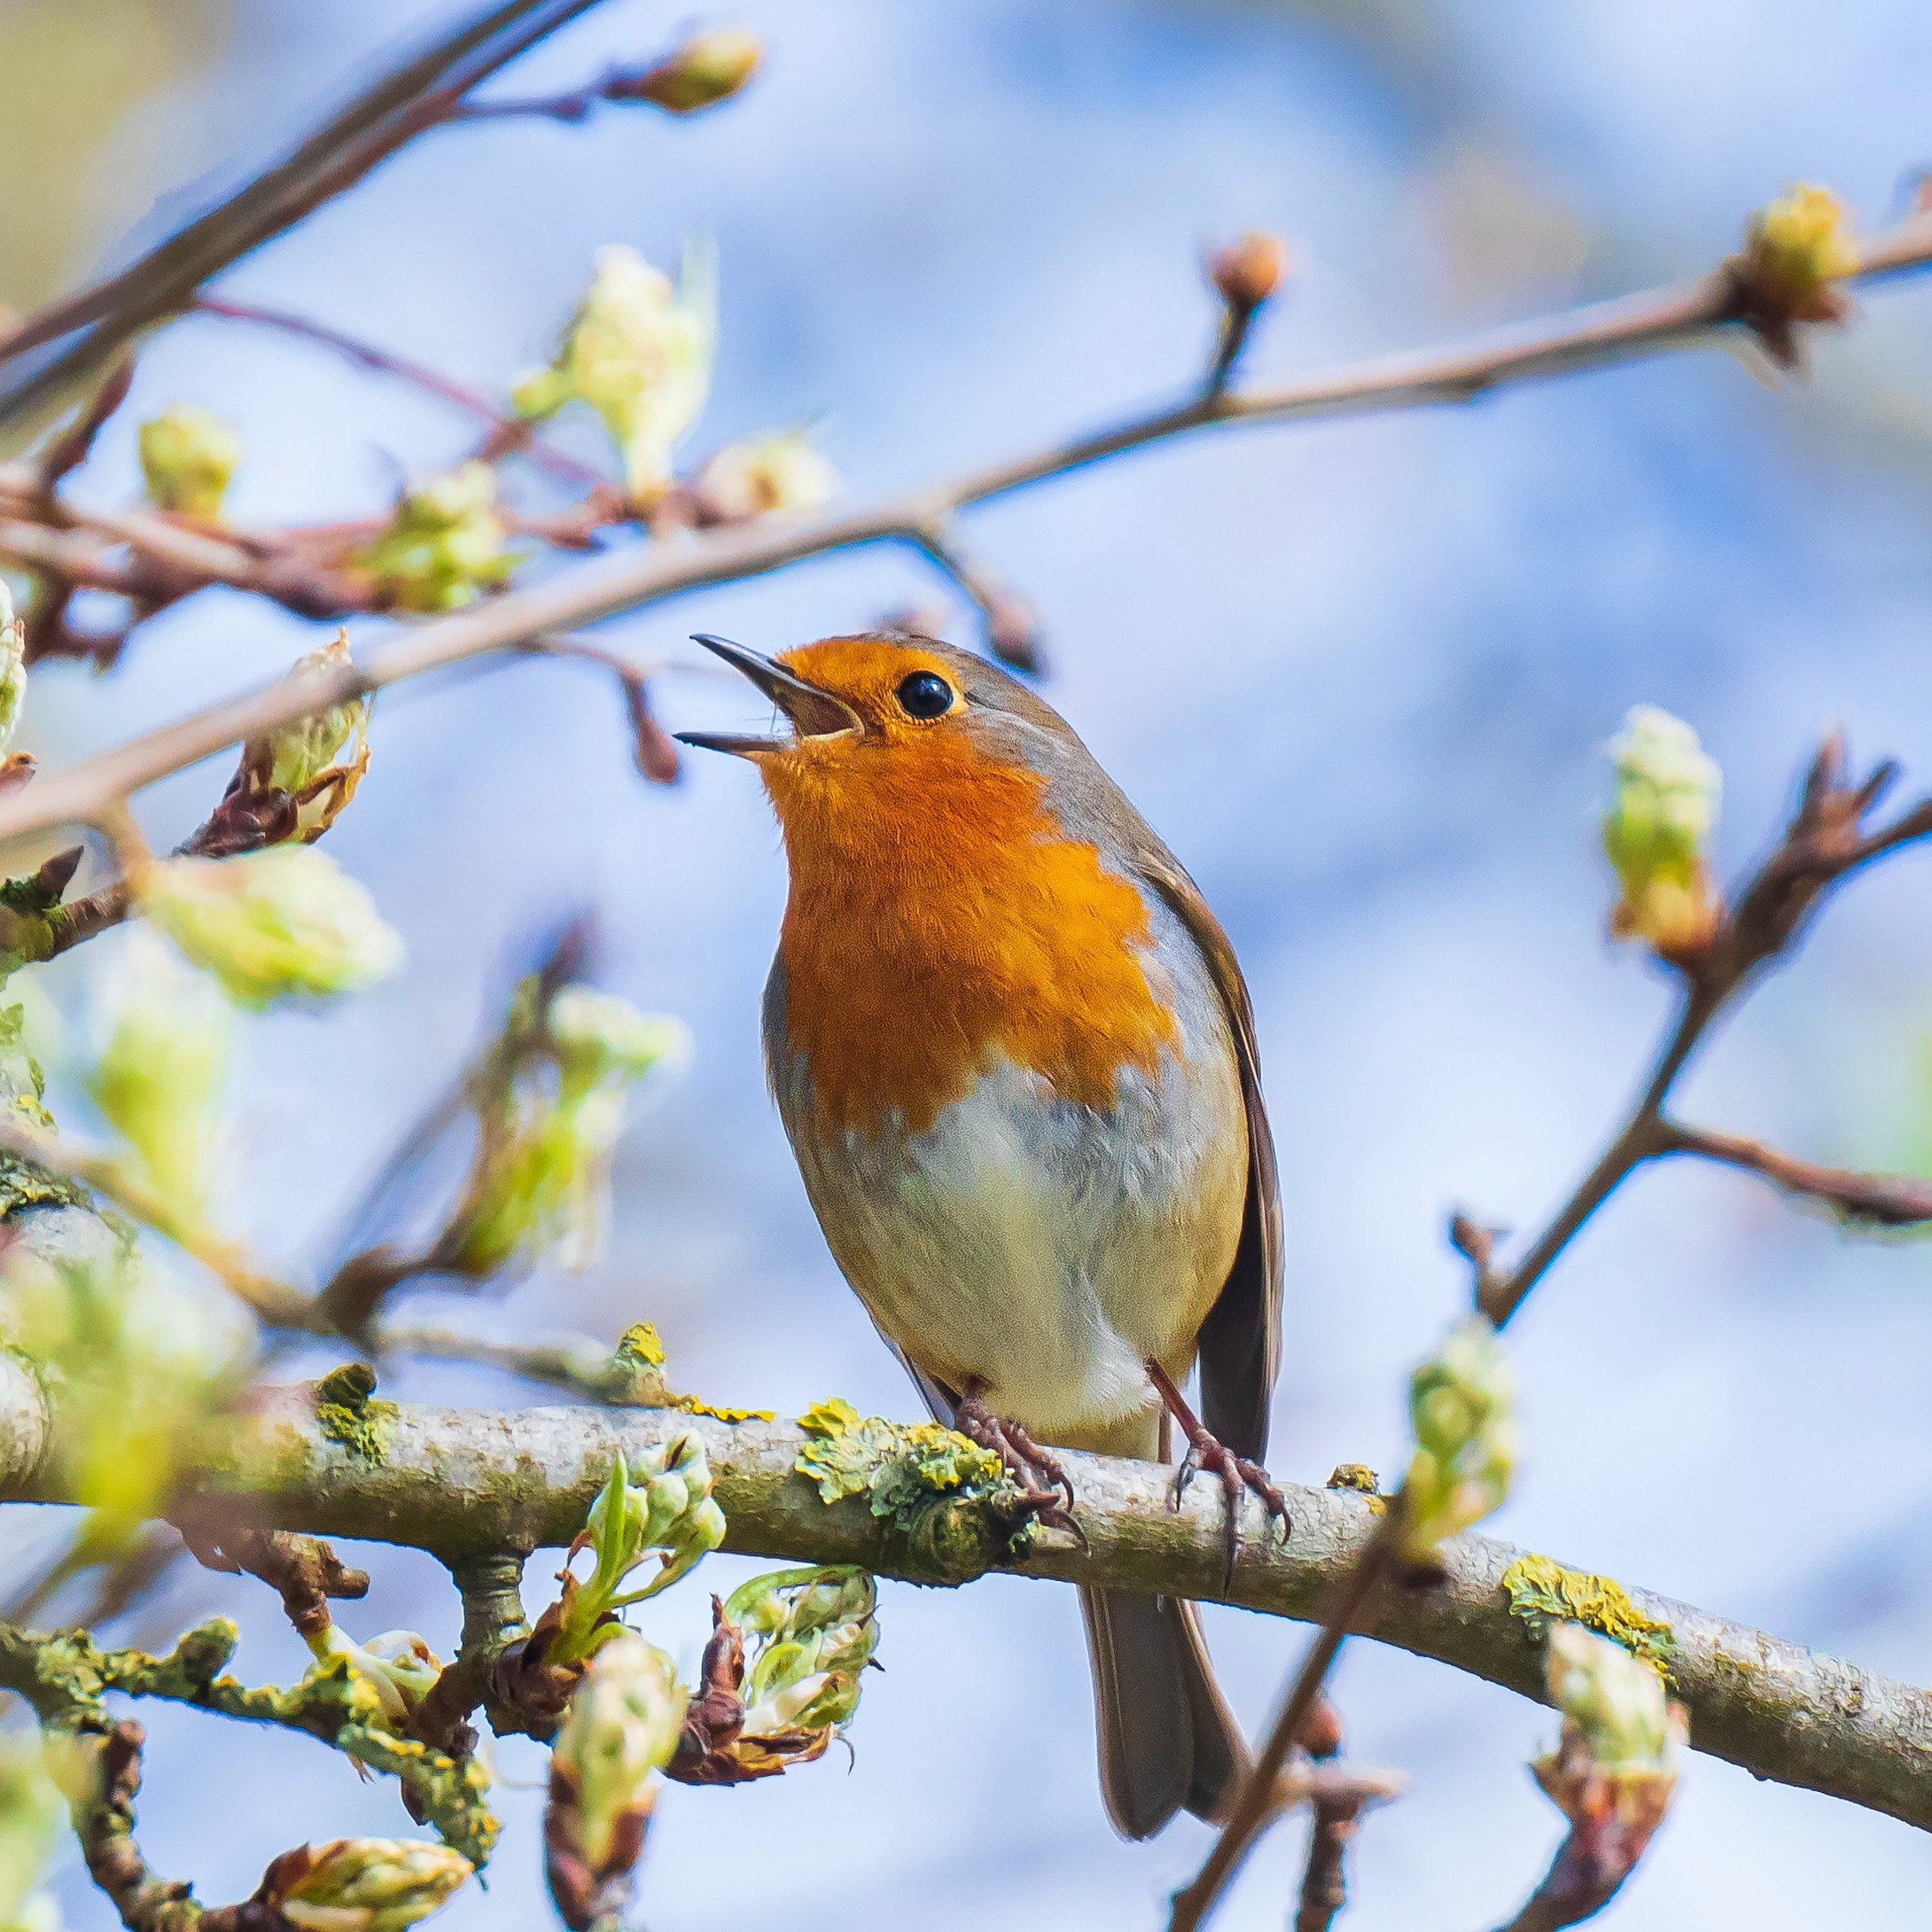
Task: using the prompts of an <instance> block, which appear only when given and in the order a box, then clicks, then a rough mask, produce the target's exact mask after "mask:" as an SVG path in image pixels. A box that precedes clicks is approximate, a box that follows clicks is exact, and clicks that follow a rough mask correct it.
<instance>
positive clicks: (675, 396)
mask: <svg viewBox="0 0 1932 1932" xmlns="http://www.w3.org/2000/svg"><path fill="white" fill-rule="evenodd" d="M716 279H717V278H716V269H715V266H714V263H713V257H712V253H711V250H710V249H709V248H708V247H707V246H702V245H691V246H688V247H687V248H686V249H685V251H684V260H683V263H682V267H681V269H680V270H679V276H678V282H677V285H676V287H675V288H674V287H673V286H672V283H671V278H670V277H668V276H666V275H665V274H663V273H661V272H660V271H659V270H658V269H654V268H652V267H651V265H650V263H649V262H648V261H645V260H644V258H643V256H642V255H641V254H639V253H638V252H637V251H636V250H635V248H633V247H630V246H629V245H627V244H625V243H622V242H613V243H612V245H610V246H609V247H606V248H600V249H599V250H598V251H597V256H596V274H595V276H594V277H592V280H591V283H590V286H589V287H588V289H587V290H586V291H585V292H584V296H583V299H582V300H581V301H580V303H579V304H578V307H577V311H576V313H575V314H574V315H573V316H572V317H571V320H570V323H569V325H568V326H567V327H566V328H565V331H564V339H563V341H562V343H561V344H560V345H559V347H558V348H557V354H556V356H555V357H554V358H553V360H552V362H551V363H550V366H549V368H548V369H540V370H531V371H529V372H528V373H527V374H526V375H524V376H523V377H521V378H518V382H517V384H516V386H515V388H514V389H513V390H512V391H511V395H510V400H511V401H512V403H513V404H514V406H515V408H516V409H517V410H518V414H520V415H523V416H526V417H537V418H539V419H541V418H542V417H550V416H554V415H556V413H557V410H559V409H562V408H564V406H565V404H566V403H571V402H580V403H582V404H584V405H585V406H587V407H588V408H589V409H594V410H596V413H597V415H598V416H599V417H602V418H603V421H604V427H605V429H607V430H608V431H609V432H610V434H611V439H612V441H613V442H614V443H616V445H617V447H618V450H619V455H620V456H622V458H623V462H624V476H625V480H626V482H627V485H628V487H629V489H630V492H631V494H632V495H633V496H635V498H637V500H638V501H639V502H642V503H643V504H645V505H647V506H648V505H650V504H651V503H653V502H656V501H657V499H658V497H660V496H661V495H663V494H664V492H665V490H666V487H668V486H669V485H670V482H671V480H672V471H671V457H672V452H673V451H674V449H675V448H676V447H677V444H678V440H679V439H680V438H681V437H682V435H683V434H684V432H685V431H686V430H688V429H689V427H690V426H691V425H692V424H693V423H694V422H696V421H697V416H698V412H699V411H700V410H701V409H703V408H704V406H705V396H706V395H707V394H708V393H710V389H711V369H712V359H713V352H714V349H715V346H716V339H717V326H718V316H717V308H718V301H717V286H716Z"/></svg>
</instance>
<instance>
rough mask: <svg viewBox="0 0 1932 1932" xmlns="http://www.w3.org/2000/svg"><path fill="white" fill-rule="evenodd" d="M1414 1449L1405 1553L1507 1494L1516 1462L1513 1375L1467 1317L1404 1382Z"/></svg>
mask: <svg viewBox="0 0 1932 1932" xmlns="http://www.w3.org/2000/svg"><path fill="white" fill-rule="evenodd" d="M1409 1418H1410V1422H1411V1425H1412V1427H1413V1428H1414V1432H1415V1453H1414V1457H1413V1458H1412V1460H1411V1461H1410V1463H1409V1471H1408V1477H1407V1480H1406V1483H1405V1484H1404V1485H1403V1494H1404V1497H1405V1499H1406V1500H1405V1503H1404V1507H1405V1509H1406V1521H1405V1538H1404V1540H1405V1550H1404V1554H1406V1556H1407V1557H1408V1558H1409V1560H1410V1561H1411V1562H1416V1563H1422V1564H1427V1563H1430V1562H1433V1561H1434V1560H1435V1556H1436V1546H1437V1544H1438V1543H1440V1542H1441V1541H1442V1539H1444V1538H1445V1537H1448V1536H1454V1535H1456V1534H1458V1533H1459V1532H1460V1531H1463V1530H1466V1529H1468V1527H1469V1525H1470V1524H1471V1523H1480V1522H1481V1521H1482V1520H1483V1518H1484V1516H1486V1515H1489V1514H1490V1512H1491V1511H1492V1510H1493V1509H1495V1508H1497V1507H1500V1505H1501V1503H1502V1500H1503V1499H1504V1498H1505V1497H1506V1496H1507V1494H1508V1493H1509V1479H1510V1476H1512V1474H1513V1473H1514V1472H1515V1461H1516V1422H1515V1377H1514V1375H1512V1374H1511V1372H1510V1367H1509V1359H1508V1357H1507V1355H1505V1354H1504V1352H1503V1346H1502V1344H1501V1342H1500V1340H1499V1339H1498V1338H1497V1335H1496V1331H1495V1329H1494V1328H1492V1327H1491V1325H1490V1324H1489V1322H1488V1321H1486V1320H1484V1318H1483V1317H1482V1316H1481V1315H1469V1316H1468V1317H1466V1318H1465V1319H1464V1320H1461V1321H1460V1322H1458V1323H1457V1324H1456V1326H1455V1327H1454V1328H1452V1329H1451V1330H1450V1331H1449V1336H1448V1338H1447V1340H1446V1341H1445V1342H1444V1344H1443V1345H1442V1347H1441V1348H1440V1349H1439V1350H1438V1351H1437V1353H1436V1354H1435V1355H1433V1356H1432V1357H1430V1359H1429V1360H1428V1361H1426V1362H1423V1363H1422V1365H1421V1366H1420V1367H1418V1368H1417V1369H1416V1371H1415V1373H1414V1375H1413V1376H1412V1377H1411V1378H1410V1381H1409Z"/></svg>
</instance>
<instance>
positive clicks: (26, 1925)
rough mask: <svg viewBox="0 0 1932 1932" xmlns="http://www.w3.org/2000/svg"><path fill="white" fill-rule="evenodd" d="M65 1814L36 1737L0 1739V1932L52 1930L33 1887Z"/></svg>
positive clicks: (50, 1914) (55, 1918)
mask: <svg viewBox="0 0 1932 1932" xmlns="http://www.w3.org/2000/svg"><path fill="white" fill-rule="evenodd" d="M66 1816H67V1807H66V1803H65V1801H64V1800H63V1799H62V1797H61V1795H60V1788H59V1786H58V1785H57V1784H56V1783H55V1781H54V1780H53V1778H52V1777H51V1775H50V1773H49V1769H48V1765H47V1758H46V1753H45V1750H44V1749H43V1745H42V1742H41V1739H40V1734H39V1733H38V1732H16V1733H14V1734H13V1735H12V1736H11V1737H4V1738H0V1932H55V1928H57V1927H58V1924H59V1922H60V1916H59V1913H58V1912H57V1911H56V1909H55V1906H54V1902H53V1900H52V1899H51V1897H48V1896H47V1894H46V1893H44V1892H43V1891H41V1890H40V1889H39V1886H40V1878H41V1874H42V1871H43V1868H44V1867H45V1866H46V1863H47V1859H48V1856H49V1854H50V1853H51V1851H52V1850H53V1848H54V1844H55V1842H56V1841H57V1840H58V1837H59V1835H60V1827H61V1826H62V1825H63V1824H64V1823H65V1822H66Z"/></svg>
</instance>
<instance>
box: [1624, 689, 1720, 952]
mask: <svg viewBox="0 0 1932 1932" xmlns="http://www.w3.org/2000/svg"><path fill="white" fill-rule="evenodd" d="M1610 753H1611V756H1612V757H1613V758H1614V759H1615V760H1616V791H1615V793H1614V794H1613V796H1612V798H1611V801H1610V808H1609V812H1608V813H1606V814H1605V815H1604V819H1603V849H1604V852H1605V853H1607V854H1608V856H1609V861H1610V864H1611V866H1612V867H1613V868H1614V869H1616V876H1617V879H1618V881H1619V883H1620V884H1621V885H1622V887H1623V896H1622V898H1621V900H1619V902H1618V904H1617V906H1616V909H1615V910H1614V911H1613V913H1612V914H1611V918H1610V930H1611V931H1612V932H1613V933H1615V934H1616V936H1617V937H1618V938H1619V939H1643V940H1645V941H1646V942H1648V945H1649V946H1650V947H1652V948H1653V949H1654V950H1655V952H1657V953H1659V954H1663V955H1664V956H1665V957H1671V956H1673V955H1676V954H1682V953H1685V952H1687V951H1690V950H1692V949H1694V947H1697V946H1699V945H1701V944H1702V942H1703V941H1705V940H1706V939H1709V938H1710V934H1711V932H1712V931H1713V929H1714V928H1715V926H1716V924H1717V922H1718V914H1719V908H1718V903H1717V899H1716V895H1715V893H1714V892H1713V891H1712V888H1711V883H1710V868H1709V866H1708V865H1707V864H1706V862H1705V859H1704V850H1703V848H1704V845H1705V842H1706V841H1707V839H1708V838H1709V837H1710V833H1711V830H1713V828H1714V827H1715V825H1716V823H1717V817H1718V799H1719V797H1720V795H1721V793H1722V791H1723V785H1724V775H1723V774H1722V772H1720V771H1719V770H1718V765H1717V761H1716V760H1714V759H1712V758H1710V756H1708V755H1707V754H1706V753H1705V752H1704V750H1703V748H1702V746H1701V745H1700V744H1698V742H1697V734H1696V732H1694V730H1693V729H1692V728H1690V726H1688V725H1687V724H1686V723H1685V722H1684V721H1683V720H1682V719H1680V718H1673V717H1672V716H1671V714H1670V713H1669V712H1667V711H1659V710H1658V709H1657V708H1656V707H1655V705H1638V706H1637V707H1636V709H1635V710H1633V711H1632V713H1630V715H1629V716H1628V717H1627V718H1626V719H1625V720H1624V729H1623V732H1622V734H1621V736H1618V737H1617V738H1616V740H1615V742H1614V743H1613V744H1611V746H1610Z"/></svg>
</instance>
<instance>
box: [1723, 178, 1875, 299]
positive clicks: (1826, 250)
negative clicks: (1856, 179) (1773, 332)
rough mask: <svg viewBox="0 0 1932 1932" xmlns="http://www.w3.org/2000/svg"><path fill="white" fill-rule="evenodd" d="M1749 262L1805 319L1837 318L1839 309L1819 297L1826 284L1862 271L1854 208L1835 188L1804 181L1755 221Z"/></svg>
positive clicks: (1749, 240)
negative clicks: (1859, 267)
mask: <svg viewBox="0 0 1932 1932" xmlns="http://www.w3.org/2000/svg"><path fill="white" fill-rule="evenodd" d="M1745 259H1746V261H1748V262H1749V265H1750V268H1751V269H1752V270H1753V271H1754V272H1755V273H1756V274H1757V275H1758V276H1759V277H1762V278H1763V280H1764V281H1765V283H1766V284H1769V285H1771V286H1772V287H1774V288H1776V289H1777V290H1778V291H1779V292H1780V293H1781V294H1782V295H1783V297H1784V299H1785V302H1786V306H1787V308H1788V310H1789V312H1790V314H1792V315H1793V316H1796V317H1797V319H1798V320H1799V321H1801V322H1828V321H1831V320H1834V319H1835V317H1836V316H1837V313H1838V310H1837V308H1835V307H1831V308H1821V307H1820V303H1819V298H1820V295H1821V293H1823V292H1825V284H1827V283H1830V282H1835V281H1842V279H1843V278H1844V277H1846V276H1848V275H1852V274H1855V273H1856V272H1857V270H1858V243H1857V241H1856V240H1855V239H1854V238H1853V230H1852V227H1851V216H1850V209H1848V208H1847V207H1846V206H1845V205H1844V203H1843V202H1842V201H1841V200H1840V199H1838V197H1837V196H1836V195H1835V194H1834V193H1833V192H1832V191H1831V190H1830V189H1828V188H1819V187H1816V186H1814V185H1813V184H1812V183H1810V182H1800V183H1798V184H1797V186H1796V187H1795V188H1793V189H1792V190H1791V191H1790V192H1789V193H1788V194H1786V195H1780V197H1779V199H1777V200H1775V201H1773V202H1772V204H1771V205H1770V206H1768V207H1766V208H1764V209H1762V210H1760V212H1759V213H1758V214H1757V215H1755V216H1754V217H1753V218H1752V221H1751V225H1750V229H1749V233H1748V235H1747V237H1746V257H1745Z"/></svg>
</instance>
